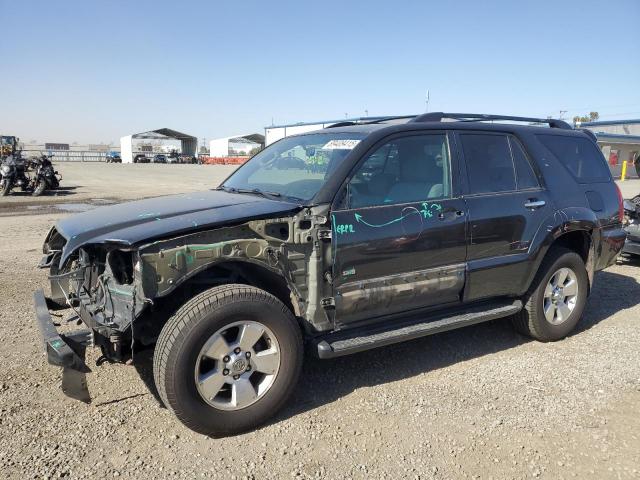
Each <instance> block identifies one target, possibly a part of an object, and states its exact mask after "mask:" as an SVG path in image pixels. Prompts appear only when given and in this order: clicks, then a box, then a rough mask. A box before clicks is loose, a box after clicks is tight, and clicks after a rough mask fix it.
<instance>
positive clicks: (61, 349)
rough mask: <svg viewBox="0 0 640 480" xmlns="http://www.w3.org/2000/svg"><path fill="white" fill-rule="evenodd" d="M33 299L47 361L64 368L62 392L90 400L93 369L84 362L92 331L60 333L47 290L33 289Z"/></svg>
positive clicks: (82, 399)
mask: <svg viewBox="0 0 640 480" xmlns="http://www.w3.org/2000/svg"><path fill="white" fill-rule="evenodd" d="M33 300H34V305H35V311H36V318H37V320H38V326H39V327H40V333H41V334H42V338H43V341H44V351H45V354H46V356H47V361H48V362H49V363H50V364H51V365H55V366H58V367H62V391H63V392H64V393H65V395H67V396H68V397H71V398H75V399H76V400H80V401H83V402H85V403H90V402H91V397H90V395H89V390H88V389H87V378H86V374H87V373H89V372H91V369H90V368H89V367H88V366H87V364H86V363H85V360H84V357H85V351H86V348H87V346H88V345H91V343H92V342H91V338H92V334H91V331H90V330H78V331H75V332H72V333H68V334H61V333H58V330H57V329H56V326H55V325H54V323H53V320H52V319H51V314H50V313H49V309H48V308H47V298H46V297H45V296H44V292H43V291H42V290H37V291H36V292H34V294H33Z"/></svg>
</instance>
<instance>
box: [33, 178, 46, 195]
mask: <svg viewBox="0 0 640 480" xmlns="http://www.w3.org/2000/svg"><path fill="white" fill-rule="evenodd" d="M46 188H47V182H45V181H44V180H40V181H39V182H38V184H37V185H36V188H35V189H34V190H33V194H32V195H33V196H34V197H39V196H40V195H42V194H43V193H44V191H45V189H46Z"/></svg>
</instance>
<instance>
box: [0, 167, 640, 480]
mask: <svg viewBox="0 0 640 480" xmlns="http://www.w3.org/2000/svg"><path fill="white" fill-rule="evenodd" d="M99 167H109V168H120V167H121V166H119V165H101V166H99ZM128 167H131V166H124V168H128ZM135 167H148V166H147V165H141V166H135ZM153 167H155V168H156V169H157V170H158V171H160V168H166V169H173V168H175V167H178V168H180V167H182V166H172V165H166V166H165V165H158V166H152V168H153ZM194 168H197V166H194ZM200 168H210V169H212V170H211V172H212V174H214V173H215V175H218V174H220V172H219V171H215V170H213V169H214V168H215V167H200ZM131 171H133V170H131ZM198 171H199V172H202V170H198ZM148 172H149V171H147V172H146V173H145V176H147V175H148ZM163 173H164V172H163ZM222 173H224V172H222ZM200 175H201V174H200ZM215 175H214V176H215ZM222 176H224V175H222ZM151 177H152V178H148V179H147V183H150V184H151V185H153V184H155V185H156V186H158V185H160V186H161V188H160V191H156V192H155V193H156V194H158V193H163V192H164V191H165V187H164V185H165V184H161V182H156V181H155V179H154V178H153V176H151ZM138 181H139V180H136V179H133V180H131V181H129V180H125V181H121V182H119V183H118V184H117V185H116V187H115V188H114V189H113V190H110V191H109V192H107V193H108V195H106V194H105V193H104V191H98V192H96V193H93V192H91V191H89V195H88V196H87V197H84V198H85V199H98V198H132V197H134V196H135V195H138V196H146V195H147V193H146V192H147V190H143V189H141V190H138V191H137V192H135V193H132V183H133V184H135V183H136V182H138ZM129 182H131V183H129ZM199 182H200V183H199V184H200V185H201V184H206V183H208V179H203V178H200V179H199ZM192 186H193V184H192V183H191V182H190V180H189V178H188V177H185V178H182V179H181V180H180V182H175V185H173V186H172V188H180V187H182V188H183V189H184V190H188V189H191V187H192ZM83 188H86V187H83ZM145 188H146V189H151V188H152V187H151V186H149V185H147V187H145ZM184 190H183V191H184ZM16 213H20V209H17V210H16V209H15V208H9V209H0V291H1V294H0V337H1V338H3V339H4V340H3V342H2V343H1V344H0V477H2V478H8V479H14V478H15V479H25V478H58V477H70V478H115V477H121V478H136V479H145V478H150V479H152V478H153V479H155V478H189V479H192V478H196V477H198V478H225V479H229V478H238V479H240V478H435V479H438V478H442V479H448V478H483V479H484V478H487V479H489V478H496V479H498V478H553V479H556V478H567V479H568V478H590V479H603V478H613V479H618V478H639V477H640V415H639V413H640V349H639V348H638V345H639V344H640V333H639V330H638V326H639V322H640V305H639V304H638V300H639V299H640V283H639V281H640V262H635V263H634V262H630V261H625V262H623V263H622V264H619V265H616V266H613V267H611V268H609V269H608V270H606V271H604V272H601V273H600V274H598V276H597V278H596V287H595V289H594V291H593V295H592V297H591V299H590V300H589V304H588V307H587V312H586V315H585V318H584V319H583V321H582V323H581V324H580V326H579V329H578V331H576V332H575V334H573V335H571V336H570V337H569V338H567V339H566V340H563V341H561V342H557V343H552V344H542V343H537V342H534V341H529V340H527V339H525V338H523V337H521V336H519V335H517V334H515V333H514V332H513V331H512V330H511V328H510V327H509V325H508V323H507V322H505V321H496V322H490V323H487V324H482V325H477V326H473V327H469V328H465V329H462V330H458V331H453V332H448V333H444V334H440V335H437V336H433V337H427V338H424V339H419V340H415V341H412V342H409V343H406V344H401V345H395V346H390V347H386V348H382V349H378V350H373V351H369V352H364V353H361V354H357V355H353V356H351V357H345V358H340V359H335V360H331V361H320V360H314V359H312V358H309V359H307V361H306V364H305V367H304V373H303V376H302V380H301V382H300V385H299V386H298V388H297V390H296V393H295V395H294V397H293V398H292V400H291V401H290V402H289V404H288V406H287V407H286V408H285V409H284V410H283V411H282V412H280V413H279V414H278V415H277V416H276V418H275V419H274V420H273V421H272V422H271V423H269V424H268V425H267V426H265V427H263V428H261V429H259V430H257V431H254V432H251V433H248V434H244V435H239V436H236V437H230V438H224V439H210V438H207V437H204V436H201V435H198V434H195V433H193V432H191V431H189V430H187V429H185V428H184V427H182V426H181V424H179V423H178V422H177V421H176V420H175V419H174V418H173V417H172V416H171V415H170V414H169V412H168V411H167V410H166V409H165V408H163V407H162V406H161V405H160V404H159V402H158V400H157V399H156V396H155V390H154V389H153V387H152V380H151V356H150V354H147V355H145V356H144V357H143V358H142V361H141V362H140V364H139V365H137V366H135V367H134V366H124V365H103V366H101V367H99V368H98V367H96V368H94V373H93V374H91V375H90V376H89V389H90V391H91V393H92V395H93V397H94V401H93V403H92V404H91V405H85V404H81V403H79V402H76V401H73V400H71V399H68V398H66V397H65V396H64V395H63V394H62V392H61V391H60V389H59V382H60V372H59V371H58V369H56V368H54V367H51V366H49V365H47V364H46V361H45V359H44V357H43V355H42V352H41V346H40V338H39V332H38V329H37V326H36V323H35V321H34V312H33V307H32V301H31V293H32V291H33V290H34V289H36V288H40V287H42V286H43V285H44V284H45V274H44V273H43V272H42V271H39V270H37V269H36V268H34V265H35V264H36V263H37V261H38V260H39V258H40V247H41V242H42V239H43V237H44V235H45V234H46V232H47V229H48V228H49V226H50V225H51V224H52V223H53V222H55V221H56V220H57V219H59V218H61V217H62V216H63V215H64V214H62V213H56V212H55V211H53V210H51V211H50V210H47V209H42V210H38V209H36V210H35V212H33V211H31V212H30V213H38V214H32V215H16ZM22 213H25V211H23V212H22ZM88 357H89V364H90V365H93V364H94V363H93V362H94V361H95V359H96V358H97V355H96V352H94V351H91V352H89V356H88Z"/></svg>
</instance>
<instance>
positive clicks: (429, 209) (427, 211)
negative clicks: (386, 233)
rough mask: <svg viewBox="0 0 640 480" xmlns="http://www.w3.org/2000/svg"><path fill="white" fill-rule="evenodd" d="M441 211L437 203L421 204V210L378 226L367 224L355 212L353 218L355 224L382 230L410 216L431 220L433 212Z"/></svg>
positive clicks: (440, 206)
mask: <svg viewBox="0 0 640 480" xmlns="http://www.w3.org/2000/svg"><path fill="white" fill-rule="evenodd" d="M441 210H442V205H440V204H438V203H432V204H431V205H429V204H428V203H427V202H423V203H422V208H421V209H420V210H414V211H411V212H409V213H407V214H405V215H401V216H399V217H398V218H394V219H393V220H389V221H388V222H385V223H380V224H373V223H369V222H367V221H366V220H364V219H363V218H362V215H360V214H359V213H357V212H356V213H355V214H354V216H355V218H356V222H359V223H363V224H365V225H366V226H368V227H372V228H382V227H388V226H389V225H393V224H394V223H397V222H401V221H402V220H404V219H405V218H407V217H410V216H411V215H416V214H418V215H422V216H423V217H424V218H431V217H433V212H434V211H438V212H439V211H441Z"/></svg>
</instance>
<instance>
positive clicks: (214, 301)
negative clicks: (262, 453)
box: [153, 285, 303, 436]
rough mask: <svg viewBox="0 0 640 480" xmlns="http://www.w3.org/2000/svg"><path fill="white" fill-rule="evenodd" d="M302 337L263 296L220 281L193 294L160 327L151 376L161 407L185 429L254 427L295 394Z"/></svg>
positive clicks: (225, 431)
mask: <svg viewBox="0 0 640 480" xmlns="http://www.w3.org/2000/svg"><path fill="white" fill-rule="evenodd" d="M302 356H303V355H302V336H301V334H300V329H299V327H298V324H297V322H296V320H295V318H294V316H293V314H292V313H291V311H290V310H289V309H288V308H287V307H286V306H285V305H284V304H283V303H282V302H280V300H278V299H277V298H275V297H274V296H273V295H270V294H269V293H267V292H265V291H263V290H260V289H257V288H254V287H249V286H245V285H226V286H221V287H215V288H212V289H210V290H207V291H205V292H203V293H201V294H200V295H198V296H196V297H194V298H193V299H191V300H190V301H189V302H187V303H186V304H185V305H183V306H182V307H181V308H180V309H179V310H178V312H176V314H175V315H174V316H173V317H172V318H171V319H170V320H169V321H168V322H167V324H166V325H165V326H164V328H163V330H162V332H161V334H160V337H159V339H158V344H157V345H156V351H155V353H154V364H153V371H154V378H155V382H156V386H157V388H158V392H159V394H160V397H161V399H162V401H163V402H164V404H165V405H166V406H167V407H168V408H169V409H171V410H172V411H173V412H174V413H175V414H176V416H177V417H178V419H179V420H180V421H181V422H182V423H184V424H185V425H186V426H187V427H189V428H191V429H192V430H195V431H197V432H200V433H203V434H206V435H213V436H219V435H229V434H234V433H239V432H242V431H246V430H249V429H252V428H255V427H256V426H258V425H260V424H261V423H263V422H264V421H266V420H267V419H268V418H269V417H271V416H272V415H273V414H274V413H275V412H276V411H277V410H278V409H279V408H280V407H281V406H282V405H283V404H284V402H285V401H286V400H287V398H288V397H289V395H290V394H291V393H292V392H293V389H294V387H295V384H296V382H297V380H298V377H299V374H300V370H301V366H302Z"/></svg>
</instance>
